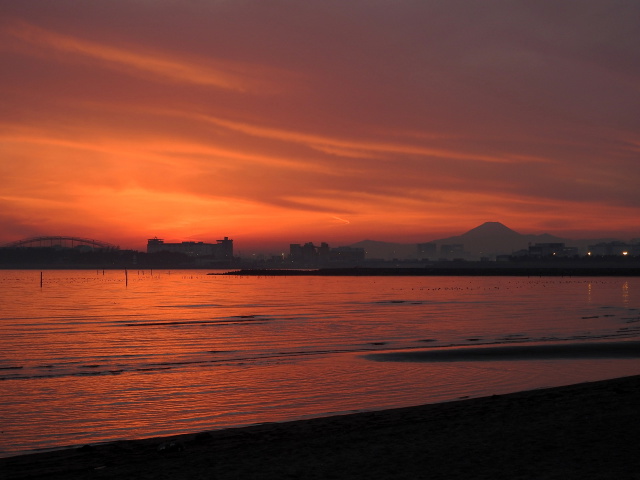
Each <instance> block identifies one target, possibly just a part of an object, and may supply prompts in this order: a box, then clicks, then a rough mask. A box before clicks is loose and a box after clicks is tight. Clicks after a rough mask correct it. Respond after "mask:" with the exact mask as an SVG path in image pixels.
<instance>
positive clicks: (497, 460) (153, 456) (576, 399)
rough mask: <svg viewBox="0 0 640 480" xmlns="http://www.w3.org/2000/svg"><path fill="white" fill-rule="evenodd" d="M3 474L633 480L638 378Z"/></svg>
mask: <svg viewBox="0 0 640 480" xmlns="http://www.w3.org/2000/svg"><path fill="white" fill-rule="evenodd" d="M0 478H2V479H18V478H42V479H77V478H96V479H100V478H112V479H116V478H117V479H156V478H163V479H226V478H228V479H252V478H260V479H293V478H304V479H306V478H318V479H330V478H354V479H358V478H362V479H365V478H366V479H374V480H380V479H389V478H406V479H419V478H425V479H438V478H446V479H476V478H490V479H500V478H504V479H533V478H535V479H553V478H558V479H563V480H567V479H578V478H579V479H601V478H610V479H640V376H634V377H627V378H621V379H614V380H607V381H603V382H594V383H584V384H579V385H573V386H568V387H560V388H551V389H544V390H534V391H530V392H521V393H515V394H510V395H500V396H493V397H486V398H480V399H471V400H461V401H456V402H450V403H443V404H435V405H424V406H419V407H411V408H402V409H395V410H386V411H380V412H372V413H360V414H354V415H345V416H338V417H330V418H322V419H316V420H305V421H297V422H289V423H278V424H266V425H259V426H255V427H248V428H238V429H229V430H223V431H217V432H209V433H200V434H198V435H188V436H182V437H174V438H171V439H168V438H163V439H150V440H141V441H127V442H117V443H112V444H107V445H99V446H85V447H83V448H78V449H73V450H65V451H58V452H50V453H41V454H34V455H25V456H21V457H12V458H5V459H0Z"/></svg>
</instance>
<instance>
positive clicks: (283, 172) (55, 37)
mask: <svg viewBox="0 0 640 480" xmlns="http://www.w3.org/2000/svg"><path fill="white" fill-rule="evenodd" d="M638 18H640V4H637V3H634V2H626V1H615V0H614V1H605V0H597V1H595V0H586V1H584V2H581V3H579V4H573V3H572V4H569V3H562V2H561V3H558V2H554V1H550V0H542V1H538V2H528V1H515V2H501V1H495V2H481V3H478V2H470V1H465V0H454V1H451V2H432V1H409V0H406V1H404V0H402V1H399V2H390V1H381V0H374V1H360V0H356V1H353V2H337V1H322V2H320V1H316V0H311V1H305V2H298V1H294V0H276V1H273V2H259V1H254V0H246V1H231V0H217V1H210V2H204V1H203V2H199V1H194V2H180V1H177V0H159V1H155V2H149V1H143V0H115V1H110V2H83V3H79V2H72V1H69V0H60V1H56V2H50V1H46V0H33V1H25V2H13V1H9V0H0V55H1V58H2V65H3V68H2V73H1V74H0V85H1V86H2V94H1V95H2V110H1V111H2V113H1V114H0V154H1V156H0V178H2V181H1V182H0V226H1V228H0V244H2V243H5V242H11V241H15V240H18V239H20V238H25V237H30V236H36V235H72V236H78V237H87V238H96V239H100V240H104V241H107V242H110V243H113V244H117V245H120V247H121V248H136V249H143V248H144V247H145V245H146V240H147V239H148V238H152V237H154V236H157V237H160V238H164V239H165V240H167V241H187V240H195V241H205V242H211V241H215V239H218V238H222V237H224V236H228V237H230V238H233V239H234V242H235V246H236V250H238V251H243V252H250V251H259V250H260V249H265V250H269V251H272V252H276V251H278V249H282V250H283V251H284V249H286V248H287V247H288V244H289V243H304V242H308V241H313V242H316V243H319V242H321V241H326V242H328V243H330V244H331V245H332V246H338V245H346V244H349V243H354V242H358V241H360V240H364V239H374V240H381V241H394V242H402V243H416V242H426V241H430V240H434V239H437V238H443V237H447V236H451V235H458V234H461V233H464V232H465V231H467V230H469V229H471V228H473V227H475V226H477V225H480V224H481V223H483V222H486V221H498V222H502V223H504V224H505V225H507V226H508V227H510V228H512V229H514V230H516V231H518V232H520V233H550V234H554V235H558V236H562V237H567V238H578V237H583V238H585V237H586V238H599V237H618V238H620V239H623V240H628V239H631V238H640V193H639V192H640V188H639V187H638V185H640V115H639V114H638V112H640V87H639V86H640V47H639V45H640V29H639V28H638Z"/></svg>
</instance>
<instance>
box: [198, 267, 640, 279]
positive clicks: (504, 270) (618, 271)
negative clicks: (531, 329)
mask: <svg viewBox="0 0 640 480" xmlns="http://www.w3.org/2000/svg"><path fill="white" fill-rule="evenodd" d="M208 275H234V276H254V277H259V276H264V277H281V276H328V277H330V276H336V277H358V276H362V277H367V276H370V277H374V276H390V277H391V276H407V277H408V276H414V277H417V276H425V277H426V276H515V277H528V276H532V277H547V276H549V277H572V276H576V277H578V276H582V277H585V276H589V277H637V276H640V268H633V267H629V268H624V267H623V268H597V267H510V266H505V267H501V266H496V267H455V266H452V267H424V268H402V267H400V268H373V267H353V268H318V269H309V270H306V269H242V270H233V271H230V272H223V273H209V274H208Z"/></svg>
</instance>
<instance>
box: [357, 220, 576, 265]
mask: <svg viewBox="0 0 640 480" xmlns="http://www.w3.org/2000/svg"><path fill="white" fill-rule="evenodd" d="M420 243H435V244H436V246H437V253H436V255H435V257H434V258H430V260H437V259H438V258H440V257H441V256H442V255H441V252H440V248H441V246H442V245H452V244H458V245H462V246H463V249H464V252H465V253H464V254H461V255H459V256H461V257H464V258H468V259H479V258H481V257H490V258H491V257H495V256H496V255H510V254H512V253H513V252H515V251H518V250H524V249H527V248H528V247H529V245H534V244H536V243H565V244H567V245H568V244H575V243H577V241H571V240H568V239H564V238H560V237H556V236H554V235H549V234H547V233H544V234H541V235H523V234H521V233H518V232H516V231H515V230H512V229H510V228H509V227H507V226H505V225H503V224H502V223H500V222H485V223H483V224H482V225H479V226H477V227H475V228H472V229H471V230H469V231H467V232H465V233H463V234H461V235H456V236H453V237H447V238H440V239H436V240H431V241H424V242H420ZM351 246H352V247H360V248H364V249H365V252H366V257H367V258H370V259H371V258H380V259H384V260H391V259H394V258H398V259H416V258H418V249H417V245H416V244H415V243H412V244H406V243H392V242H380V241H375V240H363V241H361V242H358V243H355V244H353V245H351Z"/></svg>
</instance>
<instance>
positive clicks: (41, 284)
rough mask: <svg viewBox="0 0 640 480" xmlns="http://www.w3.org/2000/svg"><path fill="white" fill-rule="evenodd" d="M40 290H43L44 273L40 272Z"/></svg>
mask: <svg viewBox="0 0 640 480" xmlns="http://www.w3.org/2000/svg"><path fill="white" fill-rule="evenodd" d="M40 288H42V272H40Z"/></svg>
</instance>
